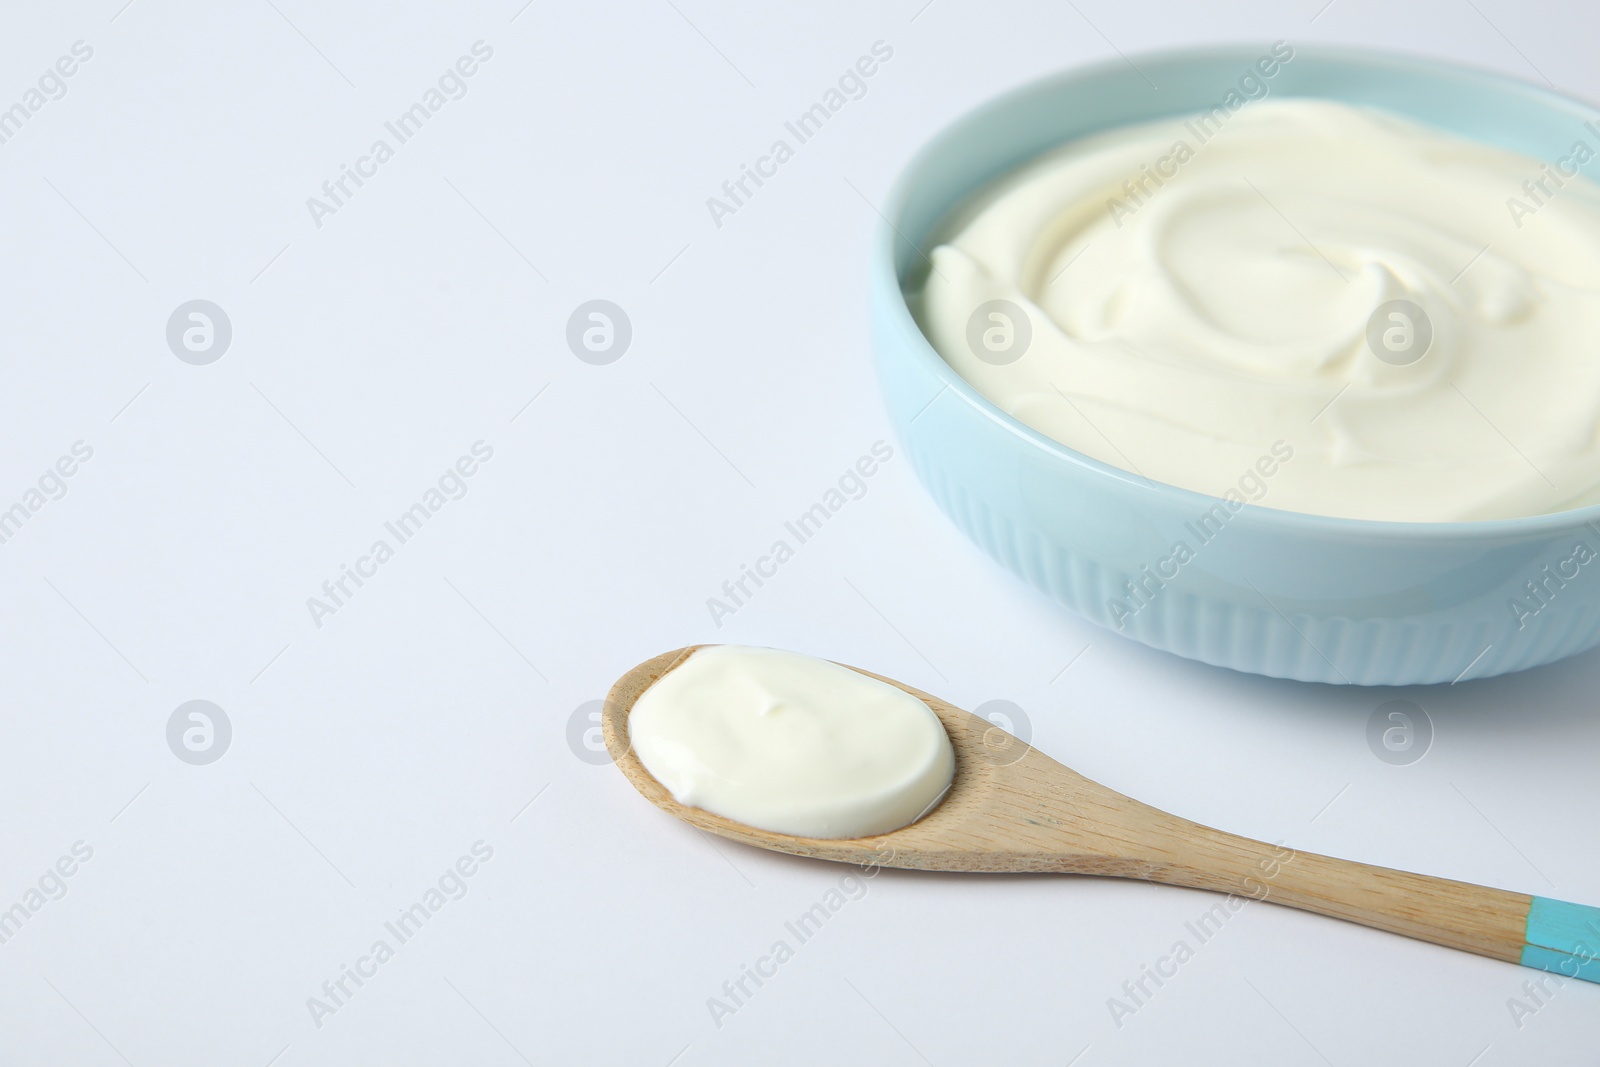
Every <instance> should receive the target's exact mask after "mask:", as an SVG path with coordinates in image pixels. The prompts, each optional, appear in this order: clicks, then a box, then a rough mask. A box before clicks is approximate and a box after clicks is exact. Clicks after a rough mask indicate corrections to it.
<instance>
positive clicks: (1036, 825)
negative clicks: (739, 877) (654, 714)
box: [601, 645, 1533, 963]
mask: <svg viewBox="0 0 1600 1067" xmlns="http://www.w3.org/2000/svg"><path fill="white" fill-rule="evenodd" d="M698 647H700V646H698V645H694V646H690V647H688V648H682V649H679V650H677V651H675V652H668V653H665V654H663V655H660V656H656V657H655V658H653V659H650V660H647V661H645V662H644V663H641V664H640V665H639V666H637V667H635V668H634V669H633V670H631V671H629V672H628V673H627V674H625V675H623V677H622V678H620V679H619V680H618V681H617V683H616V685H614V686H613V687H612V689H611V692H610V693H609V694H608V695H607V697H606V702H605V711H604V712H603V714H602V716H601V728H602V731H603V733H604V735H605V741H606V748H607V749H608V750H609V752H610V753H611V757H612V759H613V760H614V761H615V762H616V765H617V767H618V769H620V770H621V771H622V773H623V774H624V775H625V776H626V777H627V778H628V780H629V781H630V782H632V783H633V785H634V787H635V788H636V789H638V790H639V792H640V793H642V794H644V796H645V798H646V799H648V800H649V801H650V802H651V803H653V804H655V805H656V806H657V807H660V808H662V809H664V810H666V811H667V812H669V813H670V814H672V815H675V816H677V817H678V818H680V819H682V820H683V821H685V822H687V823H689V824H691V825H693V826H697V827H699V828H700V829H702V830H706V831H708V832H710V833H713V834H717V835H718V836H720V837H725V838H728V839H729V840H732V841H738V842H741V843H743V844H746V845H754V846H756V847H757V848H766V849H772V850H775V851H778V852H787V853H790V854H791V855H796V856H807V857H810V858H813V859H822V860H832V861H834V862H839V863H854V864H858V865H860V866H864V867H870V866H879V867H901V868H909V869H915V870H929V871H974V872H983V871H988V872H996V871H1003V872H1040V873H1058V874H1092V875H1108V876H1112V877H1118V878H1143V879H1146V880H1148V881H1152V882H1162V883H1165V884H1168V885H1177V886H1188V887H1191V888H1195V889H1208V890H1212V891H1214V892H1218V893H1231V894H1235V895H1237V896H1240V897H1248V898H1251V899H1254V900H1267V901H1271V902H1272V903H1276V904H1284V905H1287V906H1289V907H1293V908H1300V909H1303V910H1305V911H1312V912H1316V913H1318V914H1321V915H1329V916H1333V917H1335V918H1339V919H1347V920H1349V921H1351V922H1357V923H1361V924H1363V925H1366V926H1371V927H1375V928H1377V929H1380V930H1387V931H1390V932H1392V933H1397V934H1403V935H1405V936H1407V937H1414V938H1418V939H1420V940H1423V941H1431V942H1433V943H1434V944H1438V945H1445V946H1448V947H1450V948H1456V949H1462V950H1464V951H1467V952H1474V953H1477V954H1479V955H1482V956H1490V957H1493V958H1495V959H1499V960H1506V961H1508V962H1511V963H1516V962H1518V961H1519V960H1520V959H1521V956H1522V949H1523V933H1524V930H1525V928H1526V925H1527V918H1528V909H1529V907H1530V906H1531V904H1532V900H1533V898H1532V897H1530V896H1528V895H1527V894H1524V893H1510V892H1506V891H1504V890H1499V889H1489V888H1486V887H1483V886H1476V885H1470V884H1468V883H1465V882H1454V881H1450V880H1447V879H1444V878H1433V877H1429V876H1427V875H1421V874H1408V873H1406V872H1404V871H1396V870H1390V869H1388V868H1386V867H1374V866H1371V865H1368V864H1364V863H1354V862H1352V861H1349V860H1341V859H1333V858H1331V857H1328V856H1319V855H1316V854H1313V853H1308V852H1297V851H1295V850H1293V849H1288V848H1284V847H1282V846H1278V845H1271V844H1267V843H1266V842H1262V841H1255V840H1252V839H1250V838H1247V837H1240V836H1238V835H1236V834H1230V833H1225V832H1223V831H1221V830H1215V829H1212V828H1211V827H1209V826H1202V825H1200V824H1199V823H1195V822H1191V821H1189V820H1187V819H1181V818H1178V817H1177V816H1175V815H1170V814H1168V813H1167V812H1164V811H1161V810H1159V809H1156V808H1152V807H1150V806H1149V805H1147V804H1141V803H1139V802H1138V801H1136V800H1133V799H1131V798H1129V797H1126V796H1123V795H1122V794H1121V793H1118V792H1115V791H1114V790H1111V789H1107V788H1106V787H1105V786H1102V785H1100V784H1098V783H1096V782H1093V781H1090V780H1089V779H1087V778H1085V777H1083V776H1082V775H1081V774H1078V773H1077V772H1076V771H1073V770H1072V769H1070V768H1068V767H1065V766H1063V765H1062V764H1060V763H1057V762H1056V761H1055V760H1053V759H1051V758H1050V757H1048V756H1046V755H1045V754H1044V753H1042V752H1040V751H1038V750H1037V749H1035V748H1032V747H1030V746H1028V745H1025V744H1023V743H1022V742H1021V741H1019V740H1018V739H1017V738H1015V737H1013V736H1012V735H1010V734H1008V733H1006V732H1005V731H1003V730H1000V729H999V728H998V727H996V726H993V725H991V724H990V723H989V722H988V721H986V720H984V719H981V718H979V717H978V716H976V715H973V714H972V713H970V712H967V711H963V710H962V709H960V708H957V707H955V706H954V705H951V704H947V703H945V702H944V701H942V700H940V699H939V698H938V697H935V696H931V695H929V694H927V693H923V692H921V691H920V690H917V689H913V688H911V687H910V686H906V685H902V684H901V683H899V682H897V681H895V680H894V679H892V678H883V677H881V676H880V675H876V674H872V672H870V671H860V673H862V674H865V675H867V676H869V677H872V678H879V679H880V680H881V681H884V682H887V683H889V684H890V685H893V686H896V687H898V688H900V689H902V690H904V691H905V692H907V693H910V694H911V695H913V696H915V697H917V698H919V699H921V700H923V701H925V702H926V703H927V704H928V706H929V707H930V708H932V709H933V711H934V712H935V714H937V715H938V716H939V719H940V721H941V722H943V723H944V727H945V730H946V731H947V732H948V733H949V735H950V742H951V745H952V746H953V747H954V749H955V756H956V770H955V779H954V781H953V783H952V784H951V787H950V791H949V793H948V794H946V796H945V799H944V800H943V802H941V803H940V804H939V805H938V806H937V807H935V808H934V809H933V810H932V811H930V812H929V813H928V814H926V815H925V816H924V817H923V818H922V819H920V820H919V821H917V822H915V823H913V824H912V825H910V826H907V827H904V828H903V829H900V830H895V831H893V832H892V833H887V834H881V835H878V836H876V837H866V838H854V839H848V840H829V839H822V838H808V837H792V836H789V835H787V834H775V833H770V832H768V831H765V830H758V829H755V828H753V827H750V826H746V825H744V824H742V823H736V822H733V821H732V820H729V819H725V818H723V817H722V816H720V815H714V814H712V813H711V812H708V811H703V810H701V809H699V808H690V807H685V806H684V805H682V804H679V803H678V802H677V801H675V800H673V799H672V795H671V794H670V793H668V792H667V790H666V788H665V787H664V786H662V785H661V783H660V782H658V781H656V780H655V778H653V777H652V776H651V775H650V773H649V772H648V771H647V770H645V768H644V765H643V764H642V763H640V762H639V759H638V758H637V757H636V756H635V755H634V754H633V751H632V749H631V747H630V745H629V742H628V714H629V712H630V711H631V710H632V708H633V704H634V701H635V700H637V699H638V697H639V695H640V694H641V693H643V692H644V691H645V690H646V689H648V688H649V687H650V686H651V685H653V684H654V683H655V682H656V681H657V680H658V679H659V678H660V677H661V676H662V675H664V674H666V673H667V672H668V671H670V670H672V669H673V668H674V667H676V666H677V665H678V664H680V663H682V662H683V661H684V660H685V659H687V658H688V656H689V655H690V653H692V652H693V651H694V650H695V649H696V648H698ZM851 669H852V670H859V668H854V667H852V668H851Z"/></svg>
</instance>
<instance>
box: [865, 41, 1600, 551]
mask: <svg viewBox="0 0 1600 1067" xmlns="http://www.w3.org/2000/svg"><path fill="white" fill-rule="evenodd" d="M1262 47H1265V46H1264V45H1263V44H1261V43H1260V42H1248V41H1236V42H1232V43H1220V44H1207V45H1200V46H1194V47H1178V48H1166V49H1157V50H1151V51H1145V52H1136V53H1133V54H1132V55H1131V56H1120V55H1119V56H1117V57H1112V58H1107V59H1102V60H1098V61H1095V62H1090V63H1084V64H1080V65H1075V66H1072V67H1068V68H1066V69H1063V70H1060V71H1056V72H1054V73H1052V74H1046V75H1043V76H1041V77H1037V78H1031V79H1029V80H1027V81H1025V82H1022V83H1020V84H1018V85H1015V86H1013V87H1011V88H1009V89H1007V90H1005V91H1004V92H1002V93H1000V94H999V95H998V96H994V97H990V98H987V99H985V100H983V101H981V102H979V103H978V104H976V105H975V106H973V107H969V108H967V109H966V110H965V111H962V112H960V113H959V114H957V115H955V116H954V117H952V118H950V119H948V120H947V121H946V122H944V123H943V124H942V125H941V126H940V127H939V128H938V130H937V131H936V132H934V133H933V134H932V135H931V136H929V137H928V138H926V139H925V140H924V141H923V142H922V144H921V146H920V147H919V148H918V149H917V151H916V152H915V153H914V154H913V155H912V156H911V158H910V159H909V160H907V161H906V162H905V163H904V164H903V165H902V166H901V167H900V169H899V171H898V173H897V174H896V177H895V179H894V182H893V183H892V184H891V185H890V187H889V193H888V196H887V197H886V199H885V201H884V207H883V210H882V211H879V212H877V214H878V221H877V223H876V224H875V225H874V228H873V234H872V242H871V245H870V255H869V259H870V272H869V277H870V282H871V288H872V290H873V291H874V294H875V295H876V296H877V297H878V298H879V299H880V300H883V301H885V302H886V303H887V304H888V307H887V315H888V324H889V325H890V326H891V327H893V328H894V329H895V330H896V332H897V334H898V335H899V338H898V339H900V340H902V341H904V342H906V343H907V347H908V349H909V351H910V352H912V353H913V354H914V355H913V358H914V359H915V360H916V361H917V362H918V364H919V365H920V366H921V367H922V369H924V370H927V371H931V372H932V374H933V376H934V377H935V378H937V379H938V380H939V381H940V383H941V388H940V389H939V390H938V391H937V392H936V393H934V395H933V396H932V397H931V398H930V399H929V400H928V402H927V406H929V407H931V406H932V405H933V403H934V402H935V401H937V400H938V399H939V397H940V396H942V395H943V394H944V393H945V392H953V393H955V394H956V395H957V396H958V397H960V398H961V399H962V400H963V401H965V402H966V403H967V405H968V406H970V407H972V408H973V409H975V410H976V411H977V412H978V413H980V414H982V415H984V416H986V417H987V418H988V419H989V420H990V421H992V422H995V423H997V424H998V425H1000V426H1002V427H1004V428H1005V429H1007V430H1009V431H1011V433H1012V434H1013V435H1015V436H1016V437H1018V438H1020V439H1021V440H1022V441H1024V442H1025V443H1027V444H1029V445H1031V446H1033V447H1034V448H1036V449H1039V450H1041V451H1043V452H1046V453H1048V454H1050V455H1051V456H1053V457H1054V458H1055V459H1057V460H1060V461H1062V462H1065V463H1067V464H1068V465H1070V466H1073V467H1077V468H1080V469H1082V470H1084V471H1087V472H1089V473H1090V474H1094V475H1099V476H1102V477H1106V478H1109V479H1111V480H1112V481H1114V482H1117V483H1119V484H1120V485H1121V487H1122V488H1123V489H1124V490H1127V491H1131V492H1134V493H1137V494H1144V493H1154V494H1157V495H1163V494H1164V495H1166V496H1168V497H1170V498H1172V499H1175V500H1179V501H1189V502H1191V503H1192V505H1193V506H1194V507H1195V508H1196V509H1197V511H1206V510H1208V509H1209V508H1210V507H1212V506H1215V505H1216V504H1219V503H1220V504H1222V505H1223V506H1224V507H1227V506H1228V503H1229V502H1228V501H1227V500H1226V499H1225V498H1223V497H1221V496H1217V495H1215V494H1211V493H1204V492H1201V491H1199V490H1197V489H1187V488H1184V487H1183V486H1178V485H1173V484H1172V483H1170V482H1162V481H1158V480H1157V479H1154V478H1149V477H1146V476H1144V475H1142V474H1139V473H1137V472H1135V471H1128V470H1124V469H1122V468H1121V467H1117V466H1113V465H1112V464H1109V463H1105V462H1103V461H1101V460H1098V459H1095V458H1094V457H1092V456H1089V455H1087V454H1085V453H1083V452H1079V451H1077V450H1076V449H1073V448H1070V447H1068V446H1067V445H1064V444H1062V443H1061V442H1060V441H1057V440H1056V439H1055V438H1053V437H1050V436H1048V435H1046V434H1044V433H1041V432H1040V431H1038V430H1035V429H1034V428H1033V427H1031V426H1028V425H1027V424H1025V423H1023V422H1022V421H1021V420H1020V419H1017V418H1016V417H1015V416H1013V415H1011V414H1009V413H1007V412H1005V411H1003V410H1001V409H1000V408H999V407H998V406H996V405H995V404H994V402H993V401H991V400H990V399H989V398H988V397H986V396H984V395H983V394H982V393H980V392H979V391H978V390H977V389H976V388H975V387H974V386H973V385H972V384H971V383H969V382H968V381H967V380H966V379H965V378H963V377H962V376H961V375H960V374H959V373H958V372H957V371H956V369H955V368H954V367H952V366H950V364H949V363H947V362H946V361H945V359H944V357H943V356H941V355H940V354H939V353H938V351H937V350H936V349H935V348H934V347H933V344H932V342H930V341H929V340H928V339H927V337H926V336H925V335H924V334H923V332H922V327H921V326H919V325H918V324H917V322H916V319H915V317H914V316H913V315H912V314H911V308H910V305H909V303H908V301H907V299H906V292H905V289H904V287H903V286H902V285H901V283H900V278H899V274H898V272H897V271H896V270H895V265H894V253H895V240H896V238H898V239H899V240H901V241H904V242H905V243H906V244H908V245H910V246H911V247H912V248H913V249H914V250H915V251H916V253H917V254H918V255H919V256H921V257H922V258H923V259H924V260H926V259H927V254H926V253H925V252H923V250H922V248H921V246H920V245H918V244H916V242H914V241H912V240H911V239H910V238H909V237H906V236H905V235H904V234H903V233H901V231H900V229H899V227H898V226H897V225H896V221H897V220H898V219H899V218H900V217H901V214H902V212H903V211H904V208H905V203H906V200H907V198H908V195H909V192H910V190H911V189H912V188H913V187H914V186H915V185H916V183H917V181H918V179H919V177H920V174H921V171H922V169H923V168H924V167H925V166H926V165H927V163H928V160H929V158H930V157H931V156H932V154H933V152H934V150H935V149H936V148H937V147H939V145H940V144H941V143H942V142H943V141H945V140H946V139H948V138H951V137H953V136H955V135H956V134H957V133H958V132H959V131H961V130H964V129H966V128H968V127H970V126H971V125H973V124H974V123H976V122H978V121H981V120H982V119H983V118H985V117H986V116H989V115H994V114H998V113H1001V112H1004V111H1006V110H1008V109H1010V108H1012V107H1014V106H1015V105H1016V104H1017V103H1018V102H1020V101H1023V100H1026V99H1028V98H1031V97H1032V96H1034V95H1035V94H1038V93H1041V92H1043V91H1045V90H1047V89H1050V88H1053V87H1056V86H1064V85H1071V84H1073V83H1081V84H1086V85H1087V84H1092V83H1094V82H1095V81H1096V80H1098V79H1100V78H1102V77H1105V76H1106V75H1107V74H1109V73H1111V72H1114V71H1115V72H1120V71H1122V70H1124V69H1125V68H1126V67H1129V66H1134V63H1135V60H1143V61H1145V62H1148V63H1150V64H1152V65H1158V64H1160V63H1163V62H1171V61H1179V60H1193V59H1197V58H1215V59H1219V60H1220V59H1236V58H1242V59H1244V60H1245V61H1246V62H1248V61H1249V60H1250V59H1251V58H1253V57H1254V55H1255V53H1256V51H1258V50H1259V49H1261V48H1262ZM1293 47H1294V50H1295V58H1296V59H1299V58H1300V57H1302V56H1305V57H1306V58H1309V59H1313V60H1316V61H1319V62H1327V63H1334V64H1337V63H1360V64H1362V65H1364V66H1372V65H1374V64H1377V65H1381V66H1388V67H1390V68H1393V69H1398V70H1409V71H1413V72H1417V73H1421V74H1424V75H1431V76H1435V77H1442V76H1448V77H1449V78H1451V79H1455V80H1461V79H1467V80H1472V81H1476V82H1478V83H1479V84H1481V85H1483V86H1485V87H1486V88H1489V89H1492V90H1498V91H1501V92H1506V93H1510V94H1512V95H1520V96H1523V97H1527V98H1530V99H1532V100H1535V101H1537V102H1538V103H1541V104H1545V105H1555V106H1558V107H1559V108H1560V109H1562V110H1568V111H1582V112H1586V113H1587V114H1588V116H1589V118H1590V119H1591V120H1593V119H1600V108H1597V106H1596V105H1595V104H1593V103H1590V102H1589V101H1586V100H1583V99H1582V98H1580V97H1577V96H1575V95H1571V94H1568V93H1565V92H1560V91H1557V90H1554V89H1551V88H1548V87H1546V86H1544V85H1541V84H1539V83H1537V82H1534V81H1532V80H1530V79H1527V78H1522V77H1519V76H1517V75H1513V74H1506V73H1503V72H1501V71H1497V70H1493V69H1490V68H1487V67H1480V66H1476V65H1473V64H1468V63H1459V62H1456V61H1454V60H1448V59H1440V58H1437V57H1435V56H1429V55H1422V54H1419V53H1413V52H1405V51H1400V50H1397V49H1396V50H1392V49H1381V48H1369V47H1362V46H1351V45H1306V46H1301V45H1294V46H1293ZM1135 69H1138V68H1137V67H1135ZM1290 95H1294V94H1290ZM1109 128H1112V127H1108V129H1109ZM1457 136H1462V135H1459V134H1458V135H1457ZM1066 143H1068V142H1066V141H1063V142H1061V144H1066ZM1044 151H1049V149H1048V148H1047V149H1044ZM1013 169H1015V168H1013ZM1591 180H1594V179H1591ZM967 195H970V193H969V194H967ZM958 203H959V201H958V202H957V203H952V204H949V205H946V207H945V211H946V212H948V211H950V210H952V209H954V208H955V207H957V206H958ZM924 410H925V409H924ZM919 414H920V413H919ZM1235 515H1236V517H1238V518H1243V517H1245V516H1247V515H1248V516H1250V517H1251V518H1253V519H1254V520H1255V521H1256V522H1258V523H1261V524H1263V525H1265V526H1267V527H1268V528H1276V529H1281V530H1288V531H1293V532H1298V533H1308V534H1323V535H1337V534H1347V535H1353V536H1357V537H1365V538H1374V539H1386V540H1400V541H1407V542H1416V541H1429V540H1449V541H1504V540H1514V539H1517V538H1520V537H1526V536H1529V535H1545V534H1556V533H1560V532H1562V531H1571V530H1575V529H1576V528H1578V527H1584V526H1587V527H1589V528H1590V530H1591V531H1592V532H1594V533H1596V534H1597V535H1600V525H1597V523H1600V503H1596V504H1589V505H1585V506H1584V507H1580V508H1570V509H1568V510H1565V511H1554V512H1546V513H1543V514H1538V515H1519V516H1513V517H1511V518H1503V519H1466V520H1451V521H1447V522H1426V521H1415V520H1405V521H1400V520H1391V519H1358V518H1351V517H1349V516H1342V515H1319V514H1314V513H1312V512H1303V511H1287V510H1285V509H1282V508H1275V507H1269V506H1266V505H1262V504H1255V503H1250V502H1246V503H1245V504H1244V505H1243V506H1242V507H1240V508H1239V509H1238V510H1237V511H1236V512H1235Z"/></svg>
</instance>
